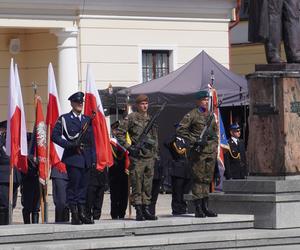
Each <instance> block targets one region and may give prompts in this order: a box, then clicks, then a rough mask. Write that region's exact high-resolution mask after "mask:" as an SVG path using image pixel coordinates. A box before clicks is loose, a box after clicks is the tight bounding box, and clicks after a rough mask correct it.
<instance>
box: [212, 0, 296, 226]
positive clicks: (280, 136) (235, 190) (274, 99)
mask: <svg viewBox="0 0 300 250" xmlns="http://www.w3.org/2000/svg"><path fill="white" fill-rule="evenodd" d="M250 3H252V4H254V5H255V4H256V5H257V4H258V5H260V8H256V9H255V8H253V9H252V10H256V12H254V14H255V15H256V19H257V20H258V19H260V21H261V25H263V28H262V27H260V26H256V28H254V29H253V27H251V25H252V24H251V17H250V22H249V32H253V31H255V30H256V31H255V32H257V34H254V36H255V35H256V36H257V37H262V35H263V32H266V34H265V37H264V39H262V40H260V41H261V42H264V44H265V49H266V58H267V61H268V63H269V64H267V65H256V68H255V72H254V73H252V74H249V75H247V79H248V90H249V100H250V103H249V104H250V114H249V120H248V122H249V139H248V148H247V153H248V154H247V155H248V157H247V158H248V166H249V173H250V176H249V178H248V179H246V180H228V181H224V185H223V191H224V193H215V194H212V195H211V196H210V202H211V203H212V206H213V207H214V208H215V209H216V208H217V209H216V210H217V212H218V213H231V214H232V213H238V214H254V226H255V227H256V228H274V229H278V228H294V227H300V213H299V211H300V64H299V62H300V60H299V59H300V53H299V49H298V47H299V45H300V41H299V38H298V37H299V33H300V32H299V30H298V29H299V28H300V21H299V18H295V19H293V20H292V21H291V22H290V24H288V21H287V20H286V18H285V17H287V16H288V15H289V18H292V13H288V12H289V11H290V12H293V11H297V12H299V8H298V6H299V5H300V1H299V0H253V1H250ZM287 6H290V7H293V6H294V7H295V8H292V9H291V8H287ZM252 7H253V6H252ZM256 7H257V6H256ZM274 9H277V12H276V11H275V12H276V13H281V14H280V15H279V16H276V15H275V14H276V13H275V12H274ZM263 11H265V12H264V13H263ZM274 13H275V14H274ZM282 16H285V17H283V19H282V20H279V19H281V18H282ZM297 17H299V13H298V14H297ZM278 18H279V19H278ZM252 19H253V16H252ZM254 19H255V18H254ZM264 20H273V22H269V23H265V22H264ZM274 20H276V21H274ZM283 20H285V24H284V25H283V24H282V22H283ZM282 26H283V27H284V28H285V29H283V32H284V33H281V31H282V30H281V27H282ZM262 31H263V32H262ZM259 32H261V33H259ZM258 33H259V34H258ZM281 34H283V35H281ZM282 37H283V38H284V39H283V40H284V45H285V51H286V57H287V61H288V63H283V61H282V59H281V58H280V49H279V48H280V43H281V38H282ZM251 38H253V34H252V37H251V35H249V40H251V41H256V42H257V41H258V40H254V39H251Z"/></svg>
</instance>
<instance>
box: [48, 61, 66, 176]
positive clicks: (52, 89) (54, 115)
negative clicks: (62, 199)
mask: <svg viewBox="0 0 300 250" xmlns="http://www.w3.org/2000/svg"><path fill="white" fill-rule="evenodd" d="M59 116H60V105H59V100H58V94H57V89H56V82H55V76H54V71H53V67H52V64H51V63H49V66H48V105H47V117H46V125H47V127H48V129H50V133H49V134H50V138H51V135H52V131H53V128H54V126H55V123H56V121H57V119H58V117H59ZM50 138H49V144H50V164H51V166H52V167H55V168H57V169H58V170H59V171H60V172H64V173H66V172H67V171H66V166H65V164H64V163H62V162H61V158H62V155H63V152H64V149H63V148H62V147H60V146H58V145H57V144H55V143H53V142H52V141H51V139H50Z"/></svg>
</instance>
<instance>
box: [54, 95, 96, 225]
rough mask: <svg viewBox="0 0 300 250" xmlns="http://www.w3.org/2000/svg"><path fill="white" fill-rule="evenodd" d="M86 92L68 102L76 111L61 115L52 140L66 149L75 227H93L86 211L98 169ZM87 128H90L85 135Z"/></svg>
mask: <svg viewBox="0 0 300 250" xmlns="http://www.w3.org/2000/svg"><path fill="white" fill-rule="evenodd" d="M83 97H84V93H82V92H76V93H75V94H73V95H71V96H70V97H69V99H68V100H70V102H71V106H72V110H71V111H70V112H69V113H66V114H63V115H62V116H60V117H59V118H58V120H57V122H56V124H55V127H54V129H53V132H52V138H51V139H52V141H53V142H54V143H56V144H58V145H59V146H61V147H63V148H64V153H63V156H62V162H63V163H65V164H66V168H67V174H68V178H69V182H68V187H67V203H68V206H69V208H70V210H71V214H72V220H71V223H72V224H73V225H79V224H82V223H84V224H91V223H92V221H91V220H90V219H89V218H88V217H87V215H86V211H85V205H86V196H87V187H88V183H89V170H90V169H91V168H92V167H95V165H96V164H95V162H96V153H95V143H94V135H93V129H92V126H91V118H90V117H88V116H85V115H83V114H81V112H82V109H83ZM83 127H87V130H86V132H85V133H84V135H83V136H82V133H83Z"/></svg>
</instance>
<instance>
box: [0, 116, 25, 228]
mask: <svg viewBox="0 0 300 250" xmlns="http://www.w3.org/2000/svg"><path fill="white" fill-rule="evenodd" d="M0 126H1V127H2V128H6V126H5V123H3V122H1V124H0ZM5 140H6V136H5V132H1V135H0V225H8V223H9V217H8V208H9V175H10V160H9V156H7V154H6V152H5ZM13 179H14V185H13V208H15V207H16V203H17V197H18V187H19V185H20V182H21V176H20V172H19V171H18V170H17V169H14V178H13Z"/></svg>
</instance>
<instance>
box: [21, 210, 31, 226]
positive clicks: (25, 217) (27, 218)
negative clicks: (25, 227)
mask: <svg viewBox="0 0 300 250" xmlns="http://www.w3.org/2000/svg"><path fill="white" fill-rule="evenodd" d="M22 215H23V221H24V224H30V213H29V212H28V211H26V210H25V209H23V210H22Z"/></svg>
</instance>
